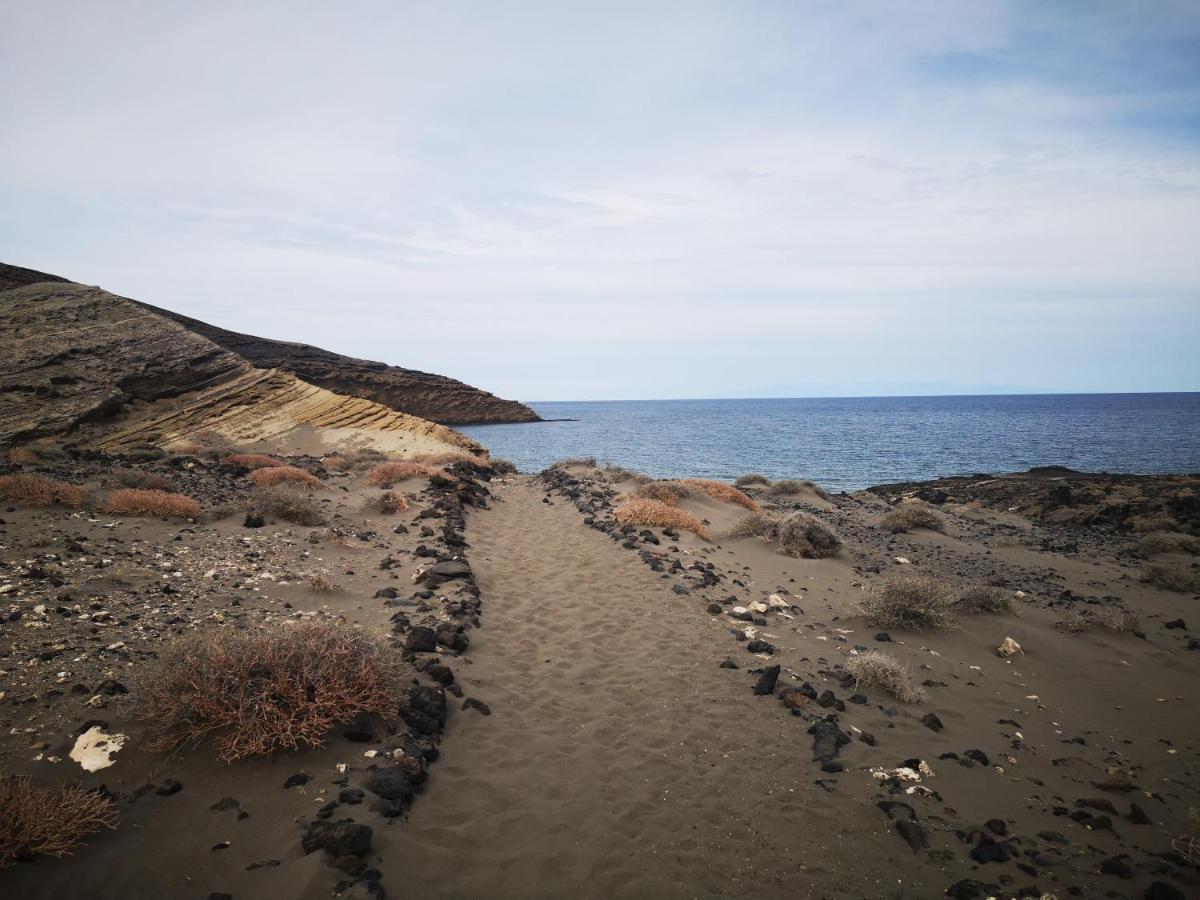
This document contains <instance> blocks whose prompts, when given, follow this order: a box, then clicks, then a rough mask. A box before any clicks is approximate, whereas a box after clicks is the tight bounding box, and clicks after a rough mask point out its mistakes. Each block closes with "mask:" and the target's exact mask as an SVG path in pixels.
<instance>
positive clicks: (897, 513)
mask: <svg viewBox="0 0 1200 900" xmlns="http://www.w3.org/2000/svg"><path fill="white" fill-rule="evenodd" d="M882 524H883V527H884V528H886V529H888V530H889V531H912V530H913V529H915V528H928V529H929V530H930V531H945V529H946V523H945V522H944V521H943V520H942V517H941V516H939V515H938V514H937V513H935V512H934V511H933V510H932V509H930V508H929V507H928V506H926V505H925V504H924V503H921V502H919V501H906V502H905V503H902V504H900V505H899V506H897V507H896V508H895V509H893V510H892V511H891V512H889V513H888V514H887V515H886V516H884V517H883V521H882Z"/></svg>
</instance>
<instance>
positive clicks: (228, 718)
mask: <svg viewBox="0 0 1200 900" xmlns="http://www.w3.org/2000/svg"><path fill="white" fill-rule="evenodd" d="M394 659H395V656H394V654H392V653H391V652H390V651H389V650H388V649H387V648H386V647H384V646H383V645H382V644H380V643H379V642H378V641H376V640H374V639H372V638H371V637H369V636H367V635H366V634H364V633H363V632H360V631H357V630H355V629H353V628H350V627H349V626H345V625H338V624H334V623H331V622H303V623H300V624H296V625H270V626H263V627H259V628H254V629H248V630H245V631H236V630H233V629H220V630H215V631H212V630H210V631H206V632H201V633H197V634H191V635H188V636H186V637H183V638H180V639H178V640H177V641H175V642H174V643H172V644H169V645H168V646H167V647H165V648H164V649H163V650H162V652H161V653H160V654H159V658H158V660H157V661H156V662H155V663H153V664H152V665H151V669H152V671H151V672H150V673H149V675H150V677H148V678H146V679H145V680H144V682H143V684H144V687H143V690H142V694H143V703H142V707H141V714H142V716H143V717H144V718H145V719H146V720H147V721H148V722H149V723H150V724H151V727H152V729H153V737H152V741H151V744H150V747H151V749H152V750H155V751H169V750H173V749H175V748H177V747H180V746H182V745H184V744H197V743H199V742H200V741H202V740H204V739H206V738H208V739H211V740H212V741H213V744H214V746H215V748H216V750H217V755H218V756H219V757H220V759H221V760H223V761H224V762H226V763H231V762H234V761H236V760H239V759H242V758H244V757H247V756H256V755H263V754H270V753H276V752H278V751H281V750H297V749H300V748H301V747H316V746H319V745H320V744H321V740H322V738H323V737H324V736H325V734H326V733H328V731H329V730H330V729H331V728H332V727H333V726H335V725H338V724H341V723H343V722H349V721H352V720H353V719H355V718H357V717H358V716H359V715H362V714H372V713H375V714H379V715H395V712H396V708H397V706H398V704H399V702H400V693H399V683H400V674H401V673H400V670H399V669H398V667H397V665H396V664H395V662H394Z"/></svg>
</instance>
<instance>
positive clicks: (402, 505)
mask: <svg viewBox="0 0 1200 900" xmlns="http://www.w3.org/2000/svg"><path fill="white" fill-rule="evenodd" d="M375 508H376V509H377V510H379V511H380V512H381V513H386V514H387V515H394V514H396V513H398V512H404V511H405V510H406V509H408V497H406V496H405V495H404V494H398V493H396V492H395V491H384V492H383V493H382V494H380V495H379V496H378V497H376V498H375Z"/></svg>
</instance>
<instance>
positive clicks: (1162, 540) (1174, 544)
mask: <svg viewBox="0 0 1200 900" xmlns="http://www.w3.org/2000/svg"><path fill="white" fill-rule="evenodd" d="M1137 551H1138V553H1140V554H1141V555H1142V556H1157V555H1158V554H1159V553H1190V554H1192V555H1193V556H1195V555H1197V554H1200V538H1195V537H1192V535H1190V534H1172V533H1171V532H1169V531H1152V532H1151V533H1150V534H1147V535H1145V536H1144V537H1142V539H1141V540H1139V541H1138V542H1137Z"/></svg>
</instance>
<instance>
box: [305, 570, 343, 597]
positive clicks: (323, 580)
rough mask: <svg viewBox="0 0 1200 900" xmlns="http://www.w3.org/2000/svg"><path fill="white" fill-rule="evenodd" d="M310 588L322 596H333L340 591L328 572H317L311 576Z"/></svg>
mask: <svg viewBox="0 0 1200 900" xmlns="http://www.w3.org/2000/svg"><path fill="white" fill-rule="evenodd" d="M308 586H309V587H310V588H312V589H313V590H314V591H317V592H319V593H322V594H331V593H333V592H334V591H336V590H338V586H337V582H335V581H334V580H333V579H332V578H331V577H330V576H329V574H328V573H327V572H315V573H313V574H312V575H310V576H309V579H308Z"/></svg>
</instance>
